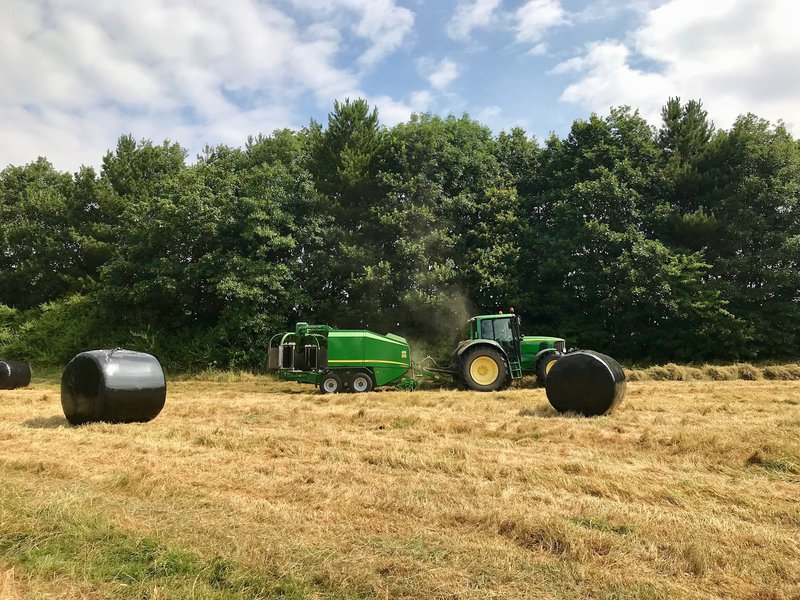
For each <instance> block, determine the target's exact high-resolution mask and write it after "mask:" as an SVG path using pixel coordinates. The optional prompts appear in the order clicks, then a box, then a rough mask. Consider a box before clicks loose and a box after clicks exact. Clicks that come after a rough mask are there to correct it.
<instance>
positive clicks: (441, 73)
mask: <svg viewBox="0 0 800 600" xmlns="http://www.w3.org/2000/svg"><path fill="white" fill-rule="evenodd" d="M417 67H418V69H419V71H420V73H422V75H423V76H424V77H425V78H426V79H427V80H428V83H430V85H431V87H433V88H435V89H437V90H444V89H445V88H446V87H447V86H449V85H450V84H451V83H452V82H453V81H454V80H455V79H456V78H457V77H458V74H459V72H460V69H459V66H458V64H456V63H455V62H453V61H452V60H450V59H449V58H443V59H442V60H440V61H439V62H436V61H433V60H431V59H430V58H422V59H420V60H418V61H417Z"/></svg>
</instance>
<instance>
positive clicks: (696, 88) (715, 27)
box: [553, 0, 800, 130]
mask: <svg viewBox="0 0 800 600" xmlns="http://www.w3.org/2000/svg"><path fill="white" fill-rule="evenodd" d="M798 20H800V3H798V2H796V0H771V1H770V2H763V1H762V0H718V1H716V2H696V1H695V0H670V1H668V2H666V3H664V4H662V5H661V6H659V7H657V8H651V9H650V10H648V11H647V12H646V13H645V15H644V18H643V21H642V23H641V24H640V26H639V27H638V28H637V29H635V30H634V31H632V32H629V36H628V40H629V41H628V42H622V41H618V40H605V41H601V42H595V43H592V44H589V45H588V46H587V47H586V51H585V52H584V54H582V55H581V56H578V57H575V58H572V59H570V60H567V61H565V62H563V63H561V64H560V65H558V66H557V67H556V68H555V69H554V70H553V72H554V73H561V74H564V73H575V74H576V75H577V78H576V80H575V81H573V82H572V83H571V84H569V85H568V86H567V87H566V89H565V90H564V92H563V94H562V99H563V100H565V101H568V102H573V103H576V104H578V105H580V106H583V107H585V108H588V109H590V110H594V111H599V112H602V111H606V110H608V108H609V107H610V106H612V105H620V104H629V105H631V106H634V107H638V108H640V109H641V110H642V112H643V114H644V115H645V116H646V117H647V118H648V119H650V120H651V122H653V123H657V122H658V121H659V120H660V116H659V113H660V107H661V106H662V105H663V104H664V103H665V101H666V100H667V98H668V97H669V96H675V95H679V96H681V97H682V98H684V99H689V98H700V99H702V100H703V103H704V105H705V107H706V108H707V109H708V111H709V115H710V116H711V117H712V118H713V119H714V120H715V121H716V122H717V124H718V125H720V126H722V127H728V126H730V124H731V123H732V122H733V121H734V119H735V118H736V117H737V116H738V115H739V114H741V113H745V112H755V113H756V114H758V115H759V116H762V117H765V118H768V119H770V120H777V119H784V120H785V121H786V122H787V125H789V126H790V127H792V128H793V129H794V130H798V129H800V105H798V103H797V98H798V96H800V70H798V69H797V65H798V64H800V44H799V43H798V42H797V39H798V38H797V31H796V23H797V22H798ZM648 62H649V63H650V65H649V66H647V67H645V66H640V65H643V64H647V63H648Z"/></svg>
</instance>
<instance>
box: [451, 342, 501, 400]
mask: <svg viewBox="0 0 800 600" xmlns="http://www.w3.org/2000/svg"><path fill="white" fill-rule="evenodd" d="M461 364H462V368H461V374H462V376H463V378H464V383H466V385H467V387H468V388H469V389H471V390H475V391H478V392H496V391H497V390H500V389H503V386H504V385H505V383H506V380H507V379H508V368H507V367H506V361H505V359H504V358H503V355H502V354H501V353H500V352H499V351H497V350H495V349H494V348H491V347H478V348H475V349H474V350H472V351H471V352H470V353H469V354H467V356H466V357H464V361H463V362H462V363H461Z"/></svg>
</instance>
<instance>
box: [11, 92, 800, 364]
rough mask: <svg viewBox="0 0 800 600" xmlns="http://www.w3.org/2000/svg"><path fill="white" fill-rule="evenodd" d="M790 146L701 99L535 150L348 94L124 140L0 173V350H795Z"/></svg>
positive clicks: (733, 354)
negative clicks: (499, 317) (382, 115)
mask: <svg viewBox="0 0 800 600" xmlns="http://www.w3.org/2000/svg"><path fill="white" fill-rule="evenodd" d="M799 198H800V142H798V140H796V139H794V137H793V136H792V135H791V133H790V132H789V131H787V129H786V127H785V126H784V125H783V124H781V123H778V124H777V125H774V124H770V123H769V122H767V121H765V120H762V119H759V118H758V117H756V116H754V115H751V114H748V115H744V116H741V117H740V118H739V119H738V120H737V121H736V122H735V123H734V124H733V125H732V126H731V127H730V129H727V130H722V129H715V127H714V126H713V124H712V123H711V122H710V120H709V119H708V116H707V113H706V111H705V110H704V109H703V107H702V104H701V103H700V102H698V101H689V102H681V100H680V99H678V98H673V99H670V100H669V101H668V102H667V104H666V105H665V106H664V108H663V111H662V122H661V123H659V124H658V125H657V126H652V125H650V124H649V123H648V122H647V121H646V120H645V119H644V118H642V117H641V116H640V115H639V113H638V112H637V111H634V110H631V109H630V108H625V107H623V108H614V109H612V110H611V111H610V112H609V114H607V115H605V116H599V115H595V114H593V115H592V116H590V117H589V118H588V119H585V120H577V121H575V122H574V123H573V125H572V128H571V130H570V131H569V133H568V134H567V135H566V136H565V137H559V136H556V135H551V136H550V137H549V138H548V139H546V140H544V142H543V143H541V144H540V143H539V142H537V140H535V139H533V138H531V137H529V136H528V135H527V134H526V133H525V131H523V130H522V129H520V128H514V129H512V130H510V131H507V132H502V133H500V134H499V135H496V136H495V135H494V134H493V133H492V131H491V130H490V129H489V128H487V127H486V126H484V125H482V124H481V123H479V122H477V121H475V120H473V119H471V118H469V117H468V116H467V115H464V116H462V117H455V116H449V117H446V118H442V117H439V116H435V115H432V114H422V115H414V116H412V117H411V118H410V120H409V121H408V122H405V123H401V124H398V125H396V126H394V127H385V126H382V125H381V123H380V122H379V119H378V114H377V111H376V110H374V109H371V108H370V107H369V105H368V104H367V103H366V102H365V101H364V100H354V101H350V100H347V101H344V102H336V103H334V107H333V110H332V112H331V113H330V114H329V116H328V121H327V123H326V124H321V123H318V122H316V121H313V120H312V121H311V122H310V124H309V125H308V126H307V127H305V128H303V129H301V130H297V131H295V130H281V131H275V132H274V133H272V134H271V135H258V136H255V137H251V138H249V139H248V141H247V143H246V145H245V146H244V147H243V148H233V147H228V146H216V147H207V148H206V149H205V150H204V152H203V153H202V155H201V156H198V157H197V160H196V161H195V162H193V163H191V164H189V163H188V162H187V153H186V151H185V150H184V149H183V148H181V146H180V145H178V144H177V143H175V142H170V141H165V142H164V143H162V144H156V143H153V142H151V141H147V140H144V141H137V140H135V139H134V138H132V137H131V136H123V137H121V138H120V139H119V141H118V143H117V146H116V148H115V149H114V150H113V151H110V152H108V153H107V154H106V155H105V156H104V157H103V161H102V167H101V168H100V170H99V172H98V171H96V170H95V169H94V168H92V167H83V168H81V169H80V170H79V171H78V172H76V173H64V172H60V171H58V170H56V169H54V167H53V166H52V165H51V164H50V163H49V162H48V161H47V160H46V159H44V158H39V159H38V160H36V161H35V162H32V163H30V164H27V165H24V166H9V167H8V168H6V169H5V170H3V171H2V172H1V173H0V247H2V252H0V272H2V276H1V277H0V355H2V356H4V357H8V358H22V359H27V360H31V361H33V362H36V363H40V364H52V365H57V364H62V363H63V362H64V361H65V360H68V359H69V358H70V357H71V356H73V355H74V354H75V353H76V352H78V351H81V350H84V349H89V348H100V347H116V346H125V347H129V348H135V349H140V350H143V351H148V352H152V353H154V354H156V356H158V357H159V358H161V360H162V361H163V362H164V363H165V365H167V366H168V368H171V369H197V368H205V367H209V366H211V367H217V368H257V367H259V366H261V365H263V362H264V357H265V352H266V346H267V343H268V341H269V338H270V336H271V335H272V334H273V333H275V332H277V331H281V330H284V329H286V328H287V327H291V326H292V324H293V323H294V322H295V321H297V320H304V321H312V322H323V323H329V324H331V325H334V326H337V327H343V328H344V327H353V328H369V329H373V330H376V331H378V332H387V331H392V332H397V333H400V334H402V335H405V336H407V337H408V338H410V339H411V340H413V341H415V342H416V343H418V344H427V345H431V346H434V347H436V346H437V345H438V347H439V348H440V349H442V350H443V351H444V349H445V348H447V347H449V346H450V345H451V344H452V341H453V340H454V339H456V338H457V336H458V335H459V331H460V330H461V326H463V323H464V322H465V320H466V319H467V318H468V317H469V316H470V315H472V314H478V313H483V312H495V311H497V310H507V309H508V307H511V306H513V307H515V308H516V311H517V312H518V313H519V314H521V315H522V318H523V325H524V327H523V329H524V331H525V332H526V333H537V334H552V335H558V336H562V337H565V338H567V339H568V344H569V345H574V346H579V347H585V348H593V349H598V350H601V351H605V352H607V353H610V354H612V355H615V356H617V357H619V358H621V359H624V360H633V361H637V362H663V361H668V360H674V361H700V360H703V361H710V360H744V359H748V360H752V359H785V358H794V357H797V356H798V355H800V350H799V349H798V343H799V342H800V338H799V337H798V335H800V334H799V332H800V207H799V206H798V199H799Z"/></svg>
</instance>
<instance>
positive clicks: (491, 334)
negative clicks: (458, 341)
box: [481, 318, 514, 343]
mask: <svg viewBox="0 0 800 600" xmlns="http://www.w3.org/2000/svg"><path fill="white" fill-rule="evenodd" d="M481 337H482V338H483V339H485V340H495V341H497V342H500V343H503V342H511V341H513V339H514V334H513V332H512V331H511V318H508V319H484V320H483V321H481Z"/></svg>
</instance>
